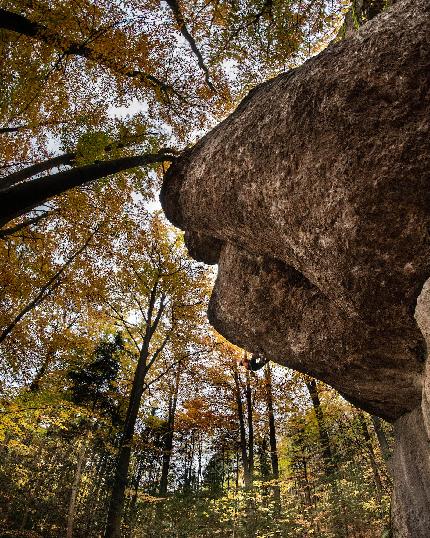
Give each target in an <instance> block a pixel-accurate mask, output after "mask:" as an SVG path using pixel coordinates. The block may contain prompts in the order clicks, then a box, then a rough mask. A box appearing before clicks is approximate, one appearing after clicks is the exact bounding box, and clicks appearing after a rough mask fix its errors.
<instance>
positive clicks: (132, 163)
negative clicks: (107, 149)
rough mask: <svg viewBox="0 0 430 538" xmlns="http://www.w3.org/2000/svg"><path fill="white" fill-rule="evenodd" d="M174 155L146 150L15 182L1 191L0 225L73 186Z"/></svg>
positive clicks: (168, 159)
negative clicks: (147, 151) (30, 179)
mask: <svg viewBox="0 0 430 538" xmlns="http://www.w3.org/2000/svg"><path fill="white" fill-rule="evenodd" d="M174 159H175V156H174V155H169V154H166V153H163V152H161V153H145V154H143V155H135V156H131V157H121V158H119V159H113V160H110V161H101V162H96V163H94V164H89V165H86V166H81V167H79V168H73V169H71V170H65V171H63V172H58V173H56V174H52V175H49V176H42V177H38V178H36V179H33V180H32V181H27V182H24V183H20V184H18V185H14V186H12V187H10V188H8V189H1V190H0V208H1V209H0V226H4V225H5V224H6V223H8V222H9V221H10V220H12V219H14V218H16V217H19V216H20V215H23V214H24V213H27V212H28V211H30V210H31V209H34V208H35V207H37V206H38V205H40V204H42V203H44V202H46V200H48V199H49V198H52V197H53V196H55V195H57V194H61V193H63V192H65V191H67V190H69V189H71V188H73V187H79V186H81V185H85V184H86V183H90V182H91V181H95V180H97V179H101V178H104V177H107V176H110V175H112V174H116V173H117V172H122V171H124V170H129V169H131V168H136V167H139V166H145V165H149V164H154V163H161V162H165V161H170V162H172V161H173V160H174Z"/></svg>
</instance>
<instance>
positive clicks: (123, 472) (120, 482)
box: [105, 282, 167, 538]
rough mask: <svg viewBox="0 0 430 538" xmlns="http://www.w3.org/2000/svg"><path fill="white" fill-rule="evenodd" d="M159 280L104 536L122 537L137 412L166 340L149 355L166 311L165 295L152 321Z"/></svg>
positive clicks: (154, 292) (128, 412) (129, 410)
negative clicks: (151, 370) (145, 386)
mask: <svg viewBox="0 0 430 538" xmlns="http://www.w3.org/2000/svg"><path fill="white" fill-rule="evenodd" d="M157 284H158V282H156V283H155V284H154V286H153V288H152V291H151V296H150V300H149V306H148V312H147V315H146V319H147V323H146V331H145V338H144V341H143V344H142V348H141V350H140V353H139V360H138V363H137V367H136V371H135V373H134V379H133V386H132V389H131V394H130V400H129V404H128V409H127V415H126V419H125V423H124V428H123V433H122V437H121V441H120V445H119V451H118V459H117V464H116V469H115V478H114V483H113V487H112V495H111V500H110V506H109V513H108V517H107V523H106V530H105V538H121V520H122V514H123V511H124V499H125V490H126V487H127V475H128V468H129V465H130V458H131V445H132V442H133V435H134V428H135V425H136V419H137V415H138V413H139V407H140V401H141V399H142V394H143V390H144V384H145V377H146V374H147V373H148V370H149V368H150V367H151V365H152V364H153V362H154V360H155V358H156V356H157V354H158V353H159V352H161V351H162V349H163V347H164V345H165V343H166V341H167V340H165V341H164V342H163V344H162V345H161V346H160V347H159V348H158V349H157V351H156V352H155V353H153V355H152V357H151V360H150V361H148V359H149V345H150V342H151V338H152V336H153V334H154V332H155V330H156V328H157V325H158V323H159V321H160V318H161V315H162V313H163V310H164V307H165V304H164V296H162V299H161V304H160V307H159V309H158V312H157V315H156V317H155V319H154V322H152V315H153V311H154V307H155V301H156V294H157Z"/></svg>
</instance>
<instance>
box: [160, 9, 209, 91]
mask: <svg viewBox="0 0 430 538" xmlns="http://www.w3.org/2000/svg"><path fill="white" fill-rule="evenodd" d="M166 3H167V5H168V6H169V7H170V9H171V10H172V13H173V16H174V17H175V20H176V22H177V24H178V26H179V30H180V32H181V34H182V35H183V36H184V38H185V39H186V40H187V41H188V44H189V45H190V47H191V50H192V51H193V53H194V54H195V56H196V57H197V62H198V64H199V67H200V69H201V70H202V71H203V73H204V74H205V81H206V84H207V85H208V87H209V88H210V89H211V90H212V91H213V92H214V93H216V89H215V86H214V85H213V84H212V82H211V79H210V75H209V69H208V67H207V66H206V64H205V62H204V60H203V56H202V53H201V52H200V50H199V48H198V47H197V43H196V40H195V39H194V37H193V36H192V35H191V34H190V32H189V30H188V28H187V26H186V24H185V19H184V16H183V14H182V12H181V10H180V7H179V4H178V2H177V0H166Z"/></svg>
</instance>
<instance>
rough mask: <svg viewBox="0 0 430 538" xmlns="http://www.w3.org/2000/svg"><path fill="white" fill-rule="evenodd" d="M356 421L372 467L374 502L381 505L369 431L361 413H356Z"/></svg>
mask: <svg viewBox="0 0 430 538" xmlns="http://www.w3.org/2000/svg"><path fill="white" fill-rule="evenodd" d="M358 420H359V423H360V428H361V432H362V434H363V438H364V442H365V444H366V448H367V451H368V453H369V460H370V466H371V467H372V472H373V477H374V479H375V486H376V500H377V501H378V503H379V504H380V503H381V500H382V491H383V487H382V481H381V477H380V475H379V470H378V464H377V463H376V458H375V452H374V450H373V445H372V439H371V438H370V434H369V429H368V428H367V422H366V419H365V418H364V415H363V413H362V412H361V411H359V412H358Z"/></svg>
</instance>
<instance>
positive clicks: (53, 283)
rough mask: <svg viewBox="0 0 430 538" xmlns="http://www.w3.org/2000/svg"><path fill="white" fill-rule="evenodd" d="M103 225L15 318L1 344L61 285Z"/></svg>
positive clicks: (7, 328) (0, 338) (3, 334)
mask: <svg viewBox="0 0 430 538" xmlns="http://www.w3.org/2000/svg"><path fill="white" fill-rule="evenodd" d="M100 227H101V224H99V225H98V226H97V227H96V229H95V230H94V231H93V232H91V234H90V235H89V236H88V238H87V239H86V241H85V243H84V244H83V245H82V246H81V247H80V248H79V249H78V250H77V251H76V252H74V253H73V254H72V255H71V256H70V257H69V258H68V259H67V260H66V262H65V263H64V264H63V265H62V266H61V267H60V269H59V270H58V271H57V272H56V273H55V274H54V275H52V277H51V278H50V279H49V280H48V281H47V282H46V283H45V284H44V285H43V286H42V287H41V288H40V290H39V292H38V293H37V295H36V296H35V297H34V298H33V299H32V300H31V301H30V302H28V303H27V304H26V305H25V306H24V307H23V308H22V309H21V311H20V312H19V314H17V315H16V316H15V318H14V319H13V320H12V321H11V322H10V323H9V325H8V326H7V327H6V328H5V329H4V330H3V331H2V333H1V334H0V343H1V342H3V341H4V340H5V338H6V337H7V336H8V335H9V334H10V333H11V332H12V331H13V329H14V328H15V327H16V325H17V324H18V323H19V322H20V321H21V320H22V318H23V317H24V316H25V315H26V314H28V313H29V312H30V311H31V310H33V308H35V307H36V306H38V305H39V304H40V303H41V302H42V301H43V300H44V299H46V298H47V297H48V296H49V295H50V294H51V293H52V292H53V291H54V290H55V289H56V288H57V287H58V286H60V285H61V281H60V276H61V275H62V274H63V273H64V271H65V270H66V269H67V268H68V267H69V266H70V264H71V263H72V262H73V261H74V260H75V259H76V258H77V257H78V256H79V255H80V254H81V253H82V252H83V251H84V250H85V249H86V248H87V246H88V244H89V243H90V241H91V239H92V238H93V237H94V235H95V234H96V232H97V231H98V230H99V229H100Z"/></svg>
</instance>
